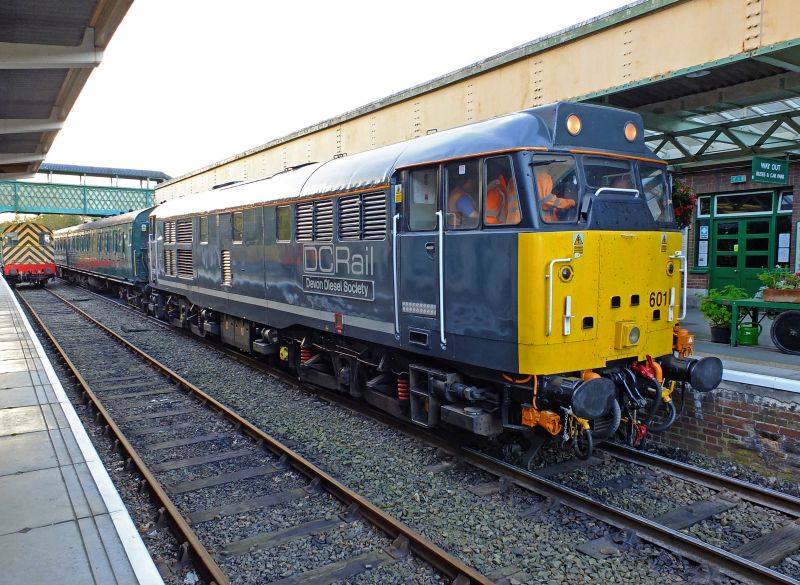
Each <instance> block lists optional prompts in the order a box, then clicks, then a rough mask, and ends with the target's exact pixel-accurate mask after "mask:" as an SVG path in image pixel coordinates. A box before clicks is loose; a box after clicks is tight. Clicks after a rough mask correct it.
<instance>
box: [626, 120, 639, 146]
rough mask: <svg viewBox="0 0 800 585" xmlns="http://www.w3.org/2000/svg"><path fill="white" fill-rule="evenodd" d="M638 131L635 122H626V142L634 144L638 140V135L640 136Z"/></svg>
mask: <svg viewBox="0 0 800 585" xmlns="http://www.w3.org/2000/svg"><path fill="white" fill-rule="evenodd" d="M638 133H639V132H638V130H636V124H634V123H633V122H626V123H625V140H627V141H628V142H633V141H634V140H636V135H637V134H638Z"/></svg>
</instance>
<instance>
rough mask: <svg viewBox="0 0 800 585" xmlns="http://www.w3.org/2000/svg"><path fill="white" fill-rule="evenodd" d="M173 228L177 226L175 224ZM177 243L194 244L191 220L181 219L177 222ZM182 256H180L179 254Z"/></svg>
mask: <svg viewBox="0 0 800 585" xmlns="http://www.w3.org/2000/svg"><path fill="white" fill-rule="evenodd" d="M173 226H175V224H174V223H173ZM177 235H178V237H177V242H178V243H179V244H191V243H192V220H191V219H181V220H179V221H178V222H177ZM179 256H180V254H179Z"/></svg>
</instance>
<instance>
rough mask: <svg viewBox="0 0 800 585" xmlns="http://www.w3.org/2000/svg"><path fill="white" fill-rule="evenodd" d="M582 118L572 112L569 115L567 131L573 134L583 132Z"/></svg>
mask: <svg viewBox="0 0 800 585" xmlns="http://www.w3.org/2000/svg"><path fill="white" fill-rule="evenodd" d="M581 126H582V123H581V119H580V118H579V117H578V116H577V115H576V114H570V115H569V116H568V117H567V132H569V133H570V134H572V135H573V136H577V135H578V134H580V132H581Z"/></svg>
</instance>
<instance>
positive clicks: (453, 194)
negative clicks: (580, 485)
mask: <svg viewBox="0 0 800 585" xmlns="http://www.w3.org/2000/svg"><path fill="white" fill-rule="evenodd" d="M643 132H644V129H643V125H642V120H641V118H640V116H638V115H637V114H634V113H631V112H627V111H623V110H618V109H612V108H607V107H603V106H594V105H586V104H574V103H558V104H554V105H551V106H546V107H540V108H534V109H529V110H524V111H521V112H518V113H515V114H510V115H506V116H502V117H498V118H495V119H492V120H488V121H485V122H481V123H476V124H471V125H468V126H464V127H460V128H455V129H452V130H448V131H443V132H438V133H435V134H431V135H427V136H424V137H420V138H417V139H414V140H410V141H407V142H402V143H398V144H394V145H390V146H386V147H383V148H379V149H376V150H372V151H368V152H364V153H361V154H357V155H353V156H346V157H341V158H337V159H334V160H331V161H328V162H324V163H309V164H306V165H301V166H299V167H295V168H291V169H287V170H285V171H284V172H281V173H278V174H277V175H274V176H273V177H270V178H267V179H260V180H255V181H250V182H247V183H239V184H234V185H229V186H225V187H223V188H220V189H215V190H212V191H210V192H207V193H202V194H198V195H193V196H191V197H185V198H180V199H176V200H173V201H169V202H167V203H164V204H162V205H159V206H156V207H155V208H153V209H149V210H143V211H140V212H137V213H133V214H128V215H127V216H119V217H118V218H109V219H105V220H101V221H98V222H95V223H92V224H86V225H84V226H80V227H77V228H70V229H67V230H61V231H59V232H57V233H56V241H57V243H58V246H57V247H58V254H59V255H58V270H59V273H60V274H61V275H63V276H65V277H68V278H73V279H75V278H77V279H82V280H84V281H95V282H105V284H104V285H103V286H109V287H112V288H114V289H115V290H117V291H118V292H119V293H120V294H122V295H125V296H127V297H128V298H129V299H130V300H131V301H132V302H134V303H138V304H140V305H141V306H142V307H143V308H146V309H147V310H148V311H149V312H151V313H152V314H154V315H155V316H156V317H158V318H160V319H163V320H165V321H169V322H171V323H173V324H175V325H177V326H179V327H182V328H185V329H189V330H191V331H193V332H194V333H196V334H198V335H201V336H212V337H215V338H218V339H220V340H221V341H222V342H224V343H226V344H229V345H231V346H233V347H236V348H239V349H240V350H243V351H246V352H251V353H254V354H257V355H261V356H264V357H265V359H268V360H271V361H273V362H274V363H276V364H279V365H282V366H284V367H285V368H288V369H290V370H292V371H293V372H295V373H296V375H297V376H298V377H299V378H300V380H303V381H307V382H309V383H312V384H315V385H318V386H322V387H325V388H329V389H332V390H335V391H339V392H343V393H347V394H349V395H351V396H353V397H354V398H358V399H362V400H365V401H366V402H368V403H370V404H371V405H373V406H375V407H377V408H379V409H382V410H384V411H387V412H390V413H392V414H394V415H396V416H398V417H403V418H407V419H410V420H411V421H413V422H414V423H415V424H417V425H420V426H423V427H428V428H437V427H440V428H442V429H446V430H457V431H459V432H462V433H463V432H466V433H469V434H471V435H474V436H480V437H485V438H488V439H490V440H502V439H503V438H504V437H508V436H511V435H514V434H516V435H520V434H521V435H523V436H524V437H526V439H527V441H528V443H529V445H530V449H529V451H528V453H527V455H526V460H527V461H530V459H531V458H532V456H533V454H534V453H535V452H536V450H537V449H538V447H539V446H540V445H541V444H543V443H544V442H546V441H547V440H548V439H557V440H564V441H567V442H571V443H572V444H573V445H574V447H575V449H576V451H577V452H578V454H579V455H580V456H583V457H586V456H588V454H589V453H590V452H591V449H592V445H593V444H594V443H595V442H596V441H597V440H602V439H604V438H608V437H610V436H612V435H614V434H615V433H617V432H619V433H620V434H622V435H624V436H625V437H626V438H627V439H628V440H629V441H630V442H631V443H632V444H634V443H636V442H638V441H639V440H641V438H642V437H643V436H644V435H645V433H646V432H648V430H649V431H655V430H662V429H664V428H666V427H668V426H669V425H670V424H672V422H674V420H675V418H676V409H675V406H674V402H673V400H672V393H673V391H674V390H675V388H676V385H677V386H683V387H684V388H685V385H686V384H691V386H693V387H694V388H695V389H696V390H698V391H702V392H706V391H709V390H712V389H714V388H715V387H716V386H717V385H718V384H719V382H720V380H721V376H722V364H721V362H720V361H719V360H718V359H716V358H710V359H709V358H704V359H694V358H692V357H690V354H691V345H692V341H691V340H692V337H691V335H689V334H688V332H687V331H686V330H684V329H681V328H680V327H679V319H680V315H681V311H682V310H684V309H685V306H686V298H685V294H686V287H685V277H686V271H687V266H686V259H685V257H684V256H683V254H682V253H681V234H680V232H679V230H678V229H677V227H676V226H675V223H674V217H673V212H672V206H671V182H670V177H669V173H668V172H667V169H666V165H665V164H664V163H663V162H662V161H660V160H659V159H658V158H657V157H656V156H655V155H653V154H652V152H651V151H650V150H649V149H648V148H647V147H646V146H645V144H644V136H643ZM114 230H119V231H121V232H123V234H122V236H119V239H113V238H114V237H115V236H110V237H112V243H110V242H109V239H108V238H109V235H108V234H109V233H113V231H114ZM115 242H119V243H120V247H117V246H116V243H115ZM115 250H116V251H117V252H114V251H115ZM118 269H119V270H118ZM106 279H107V280H106Z"/></svg>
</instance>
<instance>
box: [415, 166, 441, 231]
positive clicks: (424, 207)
mask: <svg viewBox="0 0 800 585" xmlns="http://www.w3.org/2000/svg"><path fill="white" fill-rule="evenodd" d="M437 175H438V172H437V169H435V168H434V169H422V170H419V171H411V177H410V180H409V187H410V188H409V197H408V229H410V230H411V231H430V230H435V229H436V226H437V218H436V211H437V210H438V205H437V202H438V200H439V180H438V176H437Z"/></svg>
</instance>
